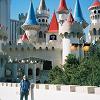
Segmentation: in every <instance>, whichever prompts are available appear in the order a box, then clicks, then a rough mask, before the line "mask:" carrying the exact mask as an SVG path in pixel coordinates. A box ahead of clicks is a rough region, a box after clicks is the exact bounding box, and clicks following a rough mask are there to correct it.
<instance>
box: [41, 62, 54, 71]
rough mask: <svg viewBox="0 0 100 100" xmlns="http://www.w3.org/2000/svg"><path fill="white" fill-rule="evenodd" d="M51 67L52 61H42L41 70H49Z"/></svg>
mask: <svg viewBox="0 0 100 100" xmlns="http://www.w3.org/2000/svg"><path fill="white" fill-rule="evenodd" d="M50 69H52V62H51V61H44V62H43V70H50Z"/></svg>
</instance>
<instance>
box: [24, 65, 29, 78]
mask: <svg viewBox="0 0 100 100" xmlns="http://www.w3.org/2000/svg"><path fill="white" fill-rule="evenodd" d="M24 72H25V75H26V76H27V77H28V64H25V71H24Z"/></svg>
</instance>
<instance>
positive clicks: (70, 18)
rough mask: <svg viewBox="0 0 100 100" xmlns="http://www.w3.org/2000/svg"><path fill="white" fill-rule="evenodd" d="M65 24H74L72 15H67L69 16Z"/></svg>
mask: <svg viewBox="0 0 100 100" xmlns="http://www.w3.org/2000/svg"><path fill="white" fill-rule="evenodd" d="M67 22H69V23H71V24H72V23H73V22H74V18H73V15H72V13H70V14H69V16H68V18H67Z"/></svg>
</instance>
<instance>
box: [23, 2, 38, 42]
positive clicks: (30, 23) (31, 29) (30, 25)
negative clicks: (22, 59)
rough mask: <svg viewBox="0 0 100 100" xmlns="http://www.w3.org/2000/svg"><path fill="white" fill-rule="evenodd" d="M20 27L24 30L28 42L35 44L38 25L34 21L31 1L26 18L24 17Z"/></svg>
mask: <svg viewBox="0 0 100 100" xmlns="http://www.w3.org/2000/svg"><path fill="white" fill-rule="evenodd" d="M22 28H23V29H24V30H25V33H26V35H27V37H28V39H29V42H30V43H32V44H35V42H36V40H37V30H39V25H38V23H37V21H36V17H35V13H34V8H33V3H32V1H30V6H29V10H28V13H27V18H26V21H25V23H24V24H23V25H22Z"/></svg>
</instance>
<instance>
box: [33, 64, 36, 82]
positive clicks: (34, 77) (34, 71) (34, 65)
mask: <svg viewBox="0 0 100 100" xmlns="http://www.w3.org/2000/svg"><path fill="white" fill-rule="evenodd" d="M33 83H36V63H34V64H33Z"/></svg>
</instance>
